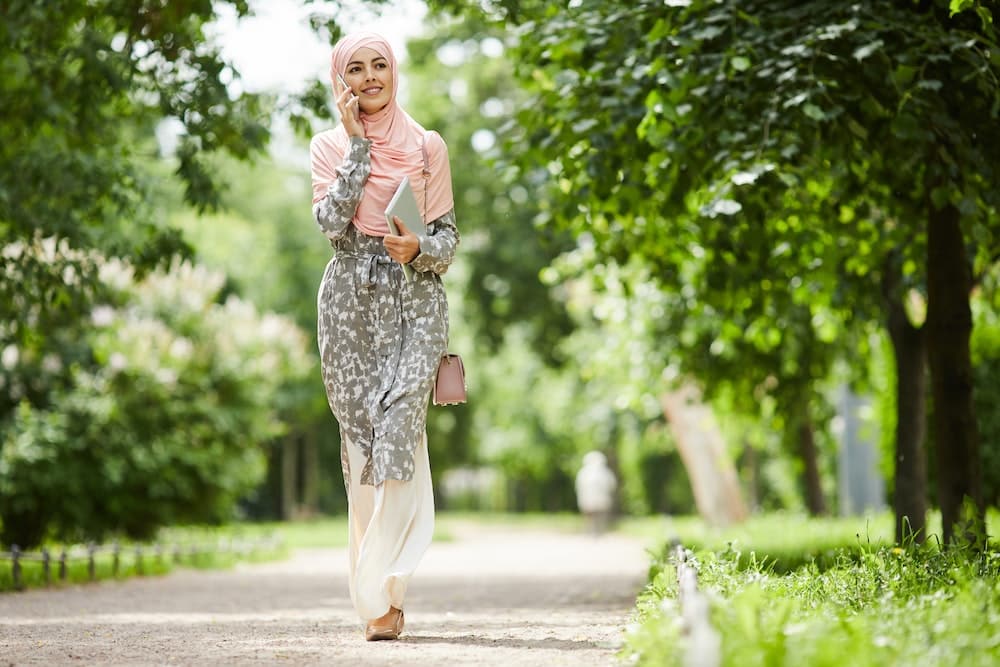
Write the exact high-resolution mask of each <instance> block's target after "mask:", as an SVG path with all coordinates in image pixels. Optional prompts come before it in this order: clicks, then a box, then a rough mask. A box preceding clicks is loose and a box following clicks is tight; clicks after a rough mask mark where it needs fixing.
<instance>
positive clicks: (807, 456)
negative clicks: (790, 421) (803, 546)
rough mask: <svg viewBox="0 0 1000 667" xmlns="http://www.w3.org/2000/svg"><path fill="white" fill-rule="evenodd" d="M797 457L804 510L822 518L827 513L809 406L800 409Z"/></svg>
mask: <svg viewBox="0 0 1000 667" xmlns="http://www.w3.org/2000/svg"><path fill="white" fill-rule="evenodd" d="M796 435H797V438H798V443H799V456H800V457H801V458H802V464H803V466H805V469H804V471H803V475H804V480H803V481H804V483H805V487H806V488H805V491H806V508H807V509H808V510H809V514H810V515H811V516H824V515H826V513H827V508H826V498H825V497H824V496H823V484H822V482H821V481H820V477H819V455H818V453H817V451H816V438H815V437H814V433H813V425H812V419H811V418H810V417H809V405H808V404H805V405H804V406H803V409H802V418H801V420H800V421H799V424H798V428H797V433H796Z"/></svg>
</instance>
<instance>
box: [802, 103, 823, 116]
mask: <svg viewBox="0 0 1000 667" xmlns="http://www.w3.org/2000/svg"><path fill="white" fill-rule="evenodd" d="M802 112H803V113H804V114H805V115H807V116H809V117H810V118H812V119H813V120H824V119H825V118H826V115H825V114H824V113H823V110H822V109H820V108H819V107H818V106H816V105H815V104H812V103H811V102H810V103H809V104H806V105H805V106H803V107H802Z"/></svg>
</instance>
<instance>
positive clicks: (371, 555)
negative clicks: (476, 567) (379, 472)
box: [347, 433, 434, 622]
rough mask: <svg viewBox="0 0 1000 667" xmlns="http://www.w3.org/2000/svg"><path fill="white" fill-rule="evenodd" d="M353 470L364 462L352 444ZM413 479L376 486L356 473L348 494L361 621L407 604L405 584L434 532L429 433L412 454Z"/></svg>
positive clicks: (354, 590) (352, 560) (355, 592)
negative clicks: (428, 449)
mask: <svg viewBox="0 0 1000 667" xmlns="http://www.w3.org/2000/svg"><path fill="white" fill-rule="evenodd" d="M347 449H348V457H349V458H350V465H351V468H350V469H351V471H360V470H361V469H362V468H363V467H364V464H365V460H364V456H363V454H362V453H361V450H360V449H359V448H357V447H354V446H353V445H348V448H347ZM413 464H414V472H413V479H412V480H411V481H409V482H400V481H398V480H386V481H385V482H383V483H382V484H381V485H379V486H377V487H373V486H371V485H365V484H361V483H360V479H359V477H360V475H358V474H351V480H350V484H349V489H350V492H349V494H348V531H349V534H348V551H349V553H350V575H349V576H350V589H351V601H352V602H353V603H354V609H355V610H356V611H357V613H358V616H359V617H360V618H361V620H362V621H365V622H367V621H370V620H373V619H376V618H379V617H380V616H382V615H383V614H385V613H386V612H387V611H389V607H390V606H393V607H396V608H397V609H402V608H403V598H404V597H406V587H407V584H408V583H409V580H410V576H411V575H412V574H413V572H414V570H416V569H417V564H418V563H420V559H421V558H422V557H423V555H424V552H426V551H427V547H428V546H430V543H431V539H432V538H433V535H434V490H433V487H432V485H431V466H430V461H429V460H428V458H427V434H426V433H425V434H424V437H423V440H422V442H421V443H420V445H419V446H418V447H417V449H416V451H415V452H414V456H413Z"/></svg>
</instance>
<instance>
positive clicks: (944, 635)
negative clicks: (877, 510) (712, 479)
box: [623, 521, 1000, 667]
mask: <svg viewBox="0 0 1000 667" xmlns="http://www.w3.org/2000/svg"><path fill="white" fill-rule="evenodd" d="M792 523H795V528H796V530H798V529H799V528H801V527H802V525H801V524H798V523H797V522H792ZM838 523H842V522H838ZM882 523H883V524H884V526H883V528H884V530H883V531H882V533H883V535H884V537H885V538H886V539H891V530H892V528H891V524H890V522H889V521H884V522H882ZM810 524H811V525H812V526H813V529H812V530H810V531H809V533H808V534H803V535H800V536H799V537H798V539H789V538H788V537H787V535H788V533H790V532H791V527H790V526H789V524H788V523H787V522H782V521H778V522H775V524H774V525H773V527H772V530H775V531H776V532H775V533H774V534H773V538H775V539H777V540H780V541H783V542H786V543H788V545H789V547H792V546H794V543H797V544H798V548H799V550H800V551H801V552H802V554H803V555H805V554H808V553H814V552H816V551H817V550H819V549H827V548H828V547H829V546H831V544H834V543H835V542H836V538H832V539H831V536H830V535H822V534H821V531H822V530H823V529H824V528H828V527H829V526H825V525H824V524H823V523H822V522H818V521H812V522H810ZM834 530H835V531H836V530H838V528H837V527H834ZM777 531H783V532H784V533H785V535H784V536H781V535H778V533H777ZM852 542H854V540H851V539H849V538H847V539H844V540H843V541H842V542H841V543H840V545H839V548H838V550H837V553H836V554H835V555H833V556H832V557H830V558H829V559H828V562H827V563H826V564H825V566H824V567H820V566H818V564H817V563H815V562H809V559H808V558H799V559H797V560H798V561H799V562H804V563H806V564H805V565H803V566H801V567H796V568H794V569H790V570H787V571H783V572H781V573H780V574H779V573H777V571H776V570H775V568H773V567H772V565H771V563H770V561H768V560H767V559H766V558H761V557H760V552H757V558H756V559H751V561H750V562H749V564H748V561H747V559H746V558H745V556H744V554H742V553H741V551H740V547H735V546H734V547H732V548H720V547H714V548H715V549H716V550H715V551H709V550H699V551H698V552H697V554H696V556H697V558H696V562H697V565H698V569H699V574H698V578H699V580H698V585H699V588H700V589H701V590H702V591H706V592H709V594H710V597H711V599H712V607H711V622H712V625H713V627H714V628H715V629H716V630H717V631H718V632H719V633H720V635H721V640H722V662H721V664H722V665H725V666H728V665H767V666H769V667H770V666H779V665H802V664H809V665H852V666H853V665H858V666H861V665H872V666H874V665H928V666H930V665H953V664H961V665H984V666H985V665H990V664H994V663H995V662H996V661H997V659H998V658H1000V649H998V647H997V645H996V643H995V642H994V641H993V640H992V637H994V636H995V635H996V632H997V630H998V628H1000V588H998V587H997V586H996V583H995V582H996V577H997V574H998V573H1000V559H998V558H997V554H996V553H987V554H978V555H976V554H967V553H965V552H961V551H959V550H946V551H939V550H938V549H937V548H936V547H931V546H928V547H923V548H906V549H904V548H898V547H897V548H889V547H887V546H878V545H870V544H869V543H867V542H866V541H862V542H861V543H860V544H858V543H856V542H855V543H854V544H852ZM744 548H745V547H744ZM676 576H677V575H676V572H675V571H674V567H673V565H672V564H671V561H670V560H669V557H668V556H667V555H666V554H665V555H664V556H663V557H662V558H661V559H660V560H658V561H657V565H656V567H654V569H653V570H652V572H651V578H650V584H649V586H648V587H647V589H646V591H645V592H644V593H643V594H642V596H641V597H640V600H639V603H638V607H639V623H638V624H637V625H636V626H635V627H634V629H633V631H632V632H631V633H630V634H629V636H628V639H627V644H626V647H625V649H624V651H623V653H624V655H626V656H630V657H631V658H632V659H633V660H635V661H636V664H640V665H683V664H686V663H685V651H686V650H687V648H688V642H689V640H688V638H687V637H685V636H684V635H682V634H681V625H680V623H679V622H678V614H679V606H678V602H677V600H676V595H677V579H676Z"/></svg>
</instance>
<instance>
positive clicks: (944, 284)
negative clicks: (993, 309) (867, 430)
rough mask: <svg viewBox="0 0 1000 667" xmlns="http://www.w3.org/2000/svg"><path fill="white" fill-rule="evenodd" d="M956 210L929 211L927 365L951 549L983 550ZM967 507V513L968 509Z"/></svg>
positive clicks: (966, 279) (966, 272)
mask: <svg viewBox="0 0 1000 667" xmlns="http://www.w3.org/2000/svg"><path fill="white" fill-rule="evenodd" d="M960 222H961V221H960V215H959V211H958V209H957V208H955V206H953V205H951V204H947V205H946V206H944V207H943V208H940V209H939V208H936V207H934V206H933V205H932V206H930V216H929V219H928V228H927V322H926V324H925V325H924V326H925V327H926V329H927V360H928V362H929V365H930V370H931V390H932V395H933V397H934V445H935V450H936V455H937V469H936V471H935V472H936V474H937V480H938V500H939V502H940V504H941V524H942V528H943V532H944V541H945V543H946V544H952V543H954V542H955V540H956V538H959V537H962V538H968V539H970V540H972V541H973V542H974V543H977V544H979V543H981V540H982V539H983V538H984V536H985V525H986V514H985V508H984V507H983V500H982V473H981V468H980V460H979V458H980V457H979V436H978V432H977V427H976V418H975V410H974V408H973V404H972V390H973V380H972V359H971V354H970V349H969V339H970V337H971V335H972V309H971V307H970V305H969V292H970V289H971V286H972V276H971V271H970V268H969V264H968V258H967V256H966V251H965V242H964V239H963V238H962V228H961V226H960ZM967 500H968V501H970V503H969V504H970V512H969V513H968V514H964V513H963V509H962V508H963V504H964V503H965V502H966V501H967Z"/></svg>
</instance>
